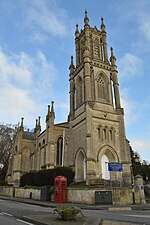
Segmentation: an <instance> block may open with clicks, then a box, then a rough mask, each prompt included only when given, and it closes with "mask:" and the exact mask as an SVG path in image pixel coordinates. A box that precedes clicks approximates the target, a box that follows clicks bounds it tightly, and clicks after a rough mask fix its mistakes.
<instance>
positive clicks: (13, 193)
mask: <svg viewBox="0 0 150 225" xmlns="http://www.w3.org/2000/svg"><path fill="white" fill-rule="evenodd" d="M0 195H1V196H8V197H16V198H30V199H35V200H40V198H41V189H24V188H13V187H3V186H1V187H0Z"/></svg>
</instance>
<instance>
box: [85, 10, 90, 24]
mask: <svg viewBox="0 0 150 225" xmlns="http://www.w3.org/2000/svg"><path fill="white" fill-rule="evenodd" d="M84 26H89V18H88V15H87V10H85V17H84Z"/></svg>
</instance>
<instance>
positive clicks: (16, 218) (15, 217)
mask: <svg viewBox="0 0 150 225" xmlns="http://www.w3.org/2000/svg"><path fill="white" fill-rule="evenodd" d="M82 211H83V213H84V215H85V216H86V217H87V218H91V217H92V218H97V219H99V218H101V219H111V220H116V221H124V222H135V223H137V224H143V225H145V224H146V225H147V224H149V225H150V210H146V211H140V210H135V211H126V212H125V211H120V212H118V211H113V212H112V211H107V210H93V209H92V210H82ZM49 213H53V208H50V207H41V206H38V205H31V204H26V203H20V202H15V201H10V200H2V199H0V225H23V223H24V222H23V221H22V220H23V216H29V215H47V214H49ZM26 224H28V223H26ZM29 224H30V223H29Z"/></svg>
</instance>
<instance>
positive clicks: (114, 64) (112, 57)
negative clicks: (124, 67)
mask: <svg viewBox="0 0 150 225" xmlns="http://www.w3.org/2000/svg"><path fill="white" fill-rule="evenodd" d="M110 51H111V56H110V62H111V65H112V66H116V57H115V55H114V52H113V48H112V47H111V48H110Z"/></svg>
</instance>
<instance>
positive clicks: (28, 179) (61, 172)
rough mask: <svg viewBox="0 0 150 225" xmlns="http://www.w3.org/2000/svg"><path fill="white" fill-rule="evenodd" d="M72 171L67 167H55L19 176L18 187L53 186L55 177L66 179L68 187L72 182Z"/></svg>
mask: <svg viewBox="0 0 150 225" xmlns="http://www.w3.org/2000/svg"><path fill="white" fill-rule="evenodd" d="M74 175H75V173H74V171H73V170H72V169H71V168H69V167H56V168H53V169H47V170H39V171H35V172H29V173H26V174H24V175H22V176H21V178H20V187H24V186H25V185H31V186H38V187H42V186H47V185H51V186H53V185H54V178H55V177H56V176H65V177H67V181H68V186H69V185H70V184H71V183H72V182H73V180H74Z"/></svg>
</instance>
